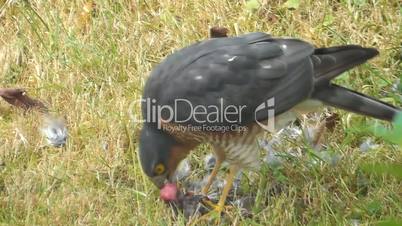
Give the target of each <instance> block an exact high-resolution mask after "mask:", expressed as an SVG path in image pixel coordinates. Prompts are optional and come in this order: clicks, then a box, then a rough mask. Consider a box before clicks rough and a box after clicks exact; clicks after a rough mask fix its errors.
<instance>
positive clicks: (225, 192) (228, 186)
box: [215, 165, 239, 214]
mask: <svg viewBox="0 0 402 226" xmlns="http://www.w3.org/2000/svg"><path fill="white" fill-rule="evenodd" d="M237 172H239V166H237V165H232V166H230V170H229V174H228V175H227V177H226V184H225V187H223V191H222V195H221V197H220V199H219V202H218V206H217V207H216V208H215V211H217V212H218V213H219V214H220V213H221V212H222V211H223V209H224V206H225V202H226V198H227V197H228V194H229V192H230V189H231V188H232V186H233V181H234V179H235V177H236V175H237Z"/></svg>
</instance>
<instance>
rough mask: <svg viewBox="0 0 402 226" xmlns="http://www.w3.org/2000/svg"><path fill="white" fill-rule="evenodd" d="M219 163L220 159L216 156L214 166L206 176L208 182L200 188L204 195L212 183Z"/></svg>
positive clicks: (219, 165) (220, 162) (220, 163)
mask: <svg viewBox="0 0 402 226" xmlns="http://www.w3.org/2000/svg"><path fill="white" fill-rule="evenodd" d="M221 165H222V160H221V159H220V158H217V159H216V163H215V166H214V168H213V169H212V172H211V174H210V175H209V177H208V182H207V184H206V185H205V186H204V187H203V188H202V190H201V194H203V195H205V196H206V195H207V194H208V191H209V188H210V187H211V185H212V183H213V182H214V180H215V177H216V175H217V174H218V171H219V168H220V167H221Z"/></svg>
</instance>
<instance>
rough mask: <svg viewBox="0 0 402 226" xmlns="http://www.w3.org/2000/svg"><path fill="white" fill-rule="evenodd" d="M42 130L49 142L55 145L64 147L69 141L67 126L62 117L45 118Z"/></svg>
mask: <svg viewBox="0 0 402 226" xmlns="http://www.w3.org/2000/svg"><path fill="white" fill-rule="evenodd" d="M41 131H42V134H43V136H44V137H45V138H46V140H47V142H48V143H49V144H50V145H52V146H54V147H63V146H64V145H65V144H66V142H67V136H68V132H67V128H66V126H65V125H64V122H63V121H62V120H60V119H51V118H47V119H45V124H44V126H43V127H42V129H41Z"/></svg>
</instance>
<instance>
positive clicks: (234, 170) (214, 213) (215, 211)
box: [192, 165, 240, 225]
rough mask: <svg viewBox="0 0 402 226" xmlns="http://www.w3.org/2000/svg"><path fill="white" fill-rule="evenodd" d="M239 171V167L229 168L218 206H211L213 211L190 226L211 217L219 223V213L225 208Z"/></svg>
mask: <svg viewBox="0 0 402 226" xmlns="http://www.w3.org/2000/svg"><path fill="white" fill-rule="evenodd" d="M239 169H240V168H239V166H236V165H234V166H231V167H230V170H229V174H228V175H227V177H226V184H225V186H224V188H223V191H222V195H221V197H220V199H219V202H218V204H217V205H215V204H213V205H212V207H213V210H212V211H210V212H209V213H207V214H205V215H203V216H202V217H200V218H198V219H197V220H196V221H195V222H194V224H192V225H196V224H197V223H198V222H200V221H201V220H205V219H210V218H211V217H212V218H215V219H217V220H218V222H220V217H221V213H222V211H223V210H224V209H225V208H226V207H225V202H226V198H227V196H228V194H229V192H230V189H231V188H232V185H233V181H234V179H235V177H236V175H237V173H238V172H239Z"/></svg>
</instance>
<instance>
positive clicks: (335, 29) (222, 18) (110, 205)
mask: <svg viewBox="0 0 402 226" xmlns="http://www.w3.org/2000/svg"><path fill="white" fill-rule="evenodd" d="M4 2H5V1H4V0H3V1H0V8H1V9H2V11H0V15H1V17H0V87H23V88H26V89H27V91H28V93H29V94H30V95H31V96H33V97H36V98H38V99H41V100H43V101H44V102H46V103H47V105H48V106H49V107H50V109H51V110H52V113H53V114H55V115H58V116H61V117H63V118H65V121H66V124H67V126H68V129H69V140H68V143H67V145H66V147H64V148H60V149H58V148H51V147H45V148H44V147H43V145H44V144H45V141H44V139H43V137H42V136H41V135H40V133H39V132H38V131H39V128H40V126H41V116H40V115H39V114H38V113H34V112H33V113H27V114H24V112H22V111H21V110H18V109H15V108H14V107H10V106H9V105H7V104H6V103H5V102H4V101H0V222H1V223H4V224H5V225H110V224H113V225H130V224H138V225H146V224H148V225H171V224H184V219H183V217H181V216H179V217H178V219H177V218H175V217H174V214H173V213H172V210H171V209H169V208H168V207H167V206H166V205H164V204H163V203H162V202H160V201H158V191H157V190H156V189H155V188H154V187H153V185H152V184H151V183H150V182H149V181H148V179H147V178H146V177H145V176H144V174H143V173H142V171H141V168H140V165H139V162H138V157H137V144H138V142H137V139H136V137H137V134H138V130H139V128H140V125H138V124H133V123H132V122H131V121H130V116H129V108H130V104H131V102H132V101H133V100H136V99H139V98H140V96H141V90H142V87H143V85H144V83H145V81H146V78H147V76H148V75H149V72H150V71H151V69H152V68H153V66H155V65H156V64H157V63H158V62H160V61H161V60H162V59H163V58H164V57H165V56H166V55H168V54H170V53H172V52H173V51H174V50H175V49H178V48H181V47H184V46H186V45H188V44H190V43H192V42H194V41H197V40H201V39H204V38H207V37H208V30H209V27H211V26H216V25H220V26H225V27H228V28H229V30H230V35H236V34H242V33H245V32H249V31H264V32H268V33H271V34H274V35H277V36H294V37H298V38H302V39H305V40H307V41H310V42H313V43H315V45H317V46H329V45H341V44H359V45H363V46H372V47H376V48H378V49H379V51H380V56H379V57H377V58H375V59H374V60H372V61H370V63H369V64H365V65H363V66H361V67H359V68H358V69H355V70H353V71H351V72H348V73H345V75H343V76H342V77H340V78H338V79H337V82H338V83H340V84H342V85H345V86H347V87H351V88H354V89H357V90H360V91H361V92H364V93H366V94H369V95H373V96H376V97H378V98H380V99H383V100H386V101H388V102H390V103H393V104H396V105H398V106H401V105H402V103H401V99H400V96H398V95H397V94H396V92H395V91H391V87H392V83H393V82H394V81H395V80H396V79H397V78H398V77H399V76H400V75H401V74H402V68H401V61H400V57H401V40H402V32H401V30H400V28H401V21H402V15H401V13H402V8H401V5H400V3H398V2H397V1H385V0H379V1H374V0H373V1H368V0H367V1H366V0H359V1H346V0H341V1H337V2H335V1H300V4H299V5H298V6H297V7H296V9H294V10H290V9H287V7H285V5H284V1H267V0H261V1H260V4H257V6H255V4H251V6H250V4H248V7H246V3H245V2H244V1H229V0H228V1H210V0H201V1H194V0H187V1H184V0H177V1H169V0H160V1H138V0H137V1H135V0H132V1H129V0H126V1H123V0H118V1H105V0H103V1H96V6H95V10H93V11H92V12H90V13H86V11H85V9H84V6H86V5H87V6H86V7H87V8H89V9H90V8H91V7H89V6H90V5H91V4H88V3H85V2H84V1H41V0H33V1H15V2H16V3H14V4H9V3H7V5H4ZM7 2H10V1H7ZM28 2H30V3H28ZM287 5H289V3H288V4H287ZM134 111H135V112H137V113H138V112H139V109H138V107H136V108H134ZM337 112H338V113H340V115H341V122H342V123H341V124H340V125H338V126H337V127H336V130H335V132H334V133H329V134H327V135H326V136H327V138H326V141H325V142H327V144H328V146H329V149H330V150H332V151H333V152H335V153H337V154H339V155H340V156H341V157H342V158H341V163H340V164H338V165H336V166H330V165H328V164H325V163H321V164H318V165H314V166H313V165H311V164H309V161H308V160H309V158H310V157H309V156H308V155H306V156H305V157H301V158H298V159H293V160H289V161H287V162H286V163H285V164H284V165H283V167H282V168H281V169H278V170H279V171H280V172H275V171H272V170H265V171H263V172H261V173H260V175H257V176H255V177H253V178H252V180H250V181H245V182H243V183H244V187H245V189H249V192H254V193H259V195H260V196H259V197H260V200H261V202H259V203H257V206H258V208H256V210H255V212H254V216H253V218H242V217H241V215H240V214H237V211H236V210H233V217H232V218H231V219H230V220H231V221H232V222H237V223H241V224H243V225H248V224H251V225H253V224H254V225H258V224H262V225H264V224H270V225H297V224H299V225H303V224H308V225H317V224H319V225H350V224H352V223H351V222H352V220H353V219H357V220H359V222H360V223H361V224H362V225H372V224H374V223H376V222H379V221H381V220H385V219H389V218H395V219H397V218H399V219H400V218H402V204H401V202H402V201H401V200H402V193H401V191H402V189H401V188H402V184H401V183H402V182H401V181H400V180H397V179H396V178H394V177H391V176H381V175H372V174H369V173H367V172H365V171H363V170H362V169H361V167H360V166H362V165H364V164H366V163H372V164H376V163H392V164H401V163H402V155H401V151H400V150H399V149H398V148H397V147H396V146H393V145H391V144H388V143H386V142H385V141H383V140H382V139H379V138H377V139H376V142H377V143H378V144H379V146H378V148H377V149H376V150H373V151H371V152H369V153H366V154H362V153H361V152H360V151H359V144H360V142H361V141H362V140H363V139H364V138H365V137H368V136H370V134H368V133H366V132H363V131H362V130H361V129H359V128H360V127H361V126H362V125H365V124H373V123H374V122H376V121H375V120H372V119H368V118H364V117H361V116H357V115H355V114H351V113H346V112H343V111H337ZM21 137H24V138H25V139H26V140H27V142H26V143H24V142H23V141H22V139H21ZM288 145H290V146H296V145H297V146H300V147H305V146H306V145H305V144H303V142H299V143H297V144H296V143H290V144H288ZM105 146H107V148H105ZM207 149H208V148H207V147H203V148H200V150H197V151H195V152H194V153H193V154H192V155H191V157H190V159H191V160H193V161H192V162H193V168H197V165H199V164H197V161H196V160H198V159H200V158H202V156H203V154H205V153H206V152H207ZM198 167H201V166H198ZM278 175H281V176H278ZM278 183H279V184H281V186H283V187H285V188H286V189H285V190H284V192H282V193H280V194H279V195H276V196H272V195H270V194H269V192H268V191H269V188H271V187H273V186H275V184H278Z"/></svg>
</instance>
